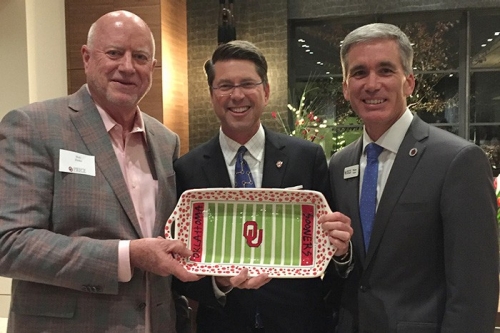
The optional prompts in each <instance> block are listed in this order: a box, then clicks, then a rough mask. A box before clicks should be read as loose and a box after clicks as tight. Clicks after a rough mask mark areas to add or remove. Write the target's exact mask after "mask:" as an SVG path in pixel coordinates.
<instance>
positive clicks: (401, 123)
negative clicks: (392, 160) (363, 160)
mask: <svg viewBox="0 0 500 333" xmlns="http://www.w3.org/2000/svg"><path fill="white" fill-rule="evenodd" d="M412 120H413V114H412V113H411V111H410V110H409V109H408V108H407V109H406V111H405V112H404V113H403V115H402V116H401V117H400V118H399V119H398V120H397V121H396V122H395V123H394V124H393V125H392V126H391V127H390V128H389V129H388V130H387V131H386V132H385V133H384V134H382V136H381V137H380V138H379V139H378V140H377V142H376V143H377V144H378V145H379V146H381V147H383V148H384V149H385V150H388V151H389V152H391V153H393V154H397V152H398V150H399V146H400V145H401V143H402V142H403V139H404V137H405V135H406V132H407V131H408V128H409V127H410V125H411V122H412ZM371 142H373V141H372V139H370V137H369V136H368V133H366V130H365V129H364V128H363V155H364V151H365V148H366V146H367V145H368V144H369V143H371Z"/></svg>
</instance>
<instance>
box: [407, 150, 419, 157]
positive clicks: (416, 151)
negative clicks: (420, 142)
mask: <svg viewBox="0 0 500 333" xmlns="http://www.w3.org/2000/svg"><path fill="white" fill-rule="evenodd" d="M417 153H418V149H417V148H412V149H410V153H409V155H410V156H411V157H413V156H415V155H417Z"/></svg>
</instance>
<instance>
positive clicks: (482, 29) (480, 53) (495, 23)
mask: <svg viewBox="0 0 500 333" xmlns="http://www.w3.org/2000/svg"><path fill="white" fill-rule="evenodd" d="M486 68H496V69H500V12H499V11H496V12H491V11H488V12H487V13H484V12H481V13H472V14H471V69H472V70H477V69H486ZM497 82H498V81H497Z"/></svg>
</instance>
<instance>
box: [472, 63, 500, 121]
mask: <svg viewBox="0 0 500 333" xmlns="http://www.w3.org/2000/svg"><path fill="white" fill-rule="evenodd" d="M499 82H500V71H498V72H478V73H477V72H476V73H473V74H472V75H471V103H470V104H471V118H470V121H471V123H500V88H499Z"/></svg>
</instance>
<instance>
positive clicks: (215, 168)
mask: <svg viewBox="0 0 500 333" xmlns="http://www.w3.org/2000/svg"><path fill="white" fill-rule="evenodd" d="M203 159H204V161H205V163H204V164H203V165H202V170H203V172H204V173H205V177H206V179H207V180H208V183H209V186H208V187H232V185H231V179H230V178H229V174H228V172H227V166H226V161H225V160H224V155H223V154H222V149H221V148H220V143H219V135H216V136H215V137H214V138H212V139H211V140H210V141H209V142H207V145H206V151H205V152H204V153H203Z"/></svg>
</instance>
